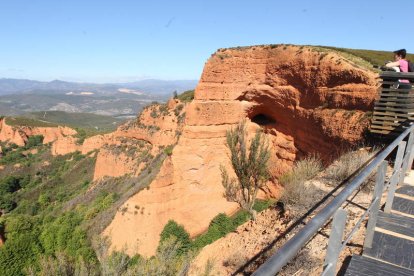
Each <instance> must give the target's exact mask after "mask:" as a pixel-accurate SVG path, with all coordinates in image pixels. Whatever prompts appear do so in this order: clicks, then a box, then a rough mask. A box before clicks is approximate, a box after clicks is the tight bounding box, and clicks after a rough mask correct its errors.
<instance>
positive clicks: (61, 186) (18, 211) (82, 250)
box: [0, 136, 108, 275]
mask: <svg viewBox="0 0 414 276" xmlns="http://www.w3.org/2000/svg"><path fill="white" fill-rule="evenodd" d="M42 141H43V137H42V136H32V137H30V138H29V140H28V142H27V144H26V146H24V147H17V146H15V145H9V146H7V145H3V149H4V156H3V157H2V158H1V159H0V161H1V163H2V164H3V165H4V166H5V167H4V169H3V170H2V171H0V209H1V211H2V213H3V215H2V216H1V218H0V225H1V228H2V230H1V231H0V233H2V232H4V234H5V238H6V242H5V244H4V245H3V246H1V247H0V275H23V274H25V272H26V271H27V269H28V268H29V267H32V268H33V269H34V270H35V271H38V269H39V265H40V261H41V260H42V258H45V257H53V256H55V254H57V253H58V252H63V253H64V254H66V255H67V256H69V257H70V258H73V259H76V260H79V259H82V260H84V261H85V262H88V263H96V262H97V259H96V256H95V253H94V250H93V249H92V247H91V244H90V241H89V239H88V236H87V231H86V230H87V229H86V228H85V223H84V222H85V219H86V214H89V213H90V212H91V211H89V210H90V209H92V210H93V209H94V208H99V209H100V210H101V209H103V208H105V203H106V202H107V201H108V200H107V199H106V198H105V197H104V198H103V199H102V198H97V199H96V200H94V201H92V202H91V204H90V205H86V206H77V209H72V210H65V209H64V208H63V206H64V205H65V204H66V202H67V200H69V199H71V198H73V197H75V196H77V195H79V194H82V193H83V192H84V191H85V189H87V185H85V183H89V182H90V181H91V180H92V173H93V165H94V162H95V160H94V158H86V157H85V156H83V155H81V154H80V153H78V152H77V153H73V154H68V155H66V156H57V157H52V156H50V146H48V145H42ZM32 149H33V150H36V153H34V154H30V153H27V151H28V150H32ZM16 156H17V157H18V158H14V157H16ZM16 162H19V163H20V164H21V166H19V167H14V165H15V164H16ZM44 162H46V163H44ZM10 172H13V175H10ZM105 200H106V201H105ZM106 205H107V203H106ZM102 206H103V207H102Z"/></svg>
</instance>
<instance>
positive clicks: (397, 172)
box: [384, 141, 407, 213]
mask: <svg viewBox="0 0 414 276" xmlns="http://www.w3.org/2000/svg"><path fill="white" fill-rule="evenodd" d="M406 144H407V142H405V141H401V143H400V145H399V146H398V151H397V156H396V157H395V162H394V170H393V174H392V177H391V181H390V187H389V188H388V194H387V201H386V202H385V208H384V212H385V213H389V212H390V211H391V206H392V202H393V201H394V195H395V190H396V188H397V183H400V179H401V178H404V175H403V174H402V171H401V164H402V160H403V156H404V151H405V146H406Z"/></svg>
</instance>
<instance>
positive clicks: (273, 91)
mask: <svg viewBox="0 0 414 276" xmlns="http://www.w3.org/2000/svg"><path fill="white" fill-rule="evenodd" d="M376 77H377V76H376V74H374V73H373V72H371V71H369V70H366V69H364V68H362V67H359V66H358V65H357V64H355V63H353V62H351V61H350V60H347V59H346V58H344V57H343V56H342V55H340V54H338V53H335V52H332V51H330V50H323V49H321V48H315V47H297V46H254V47H246V48H237V49H220V50H218V51H217V52H216V53H215V54H213V55H212V56H211V58H210V59H209V60H208V61H207V63H206V65H205V67H204V71H203V74H202V76H201V79H200V82H199V84H198V86H197V88H196V91H195V99H194V100H193V101H192V102H191V103H190V104H184V103H181V102H180V101H178V100H173V99H172V100H170V101H169V102H168V104H167V105H151V106H149V107H147V108H146V109H145V110H144V111H143V112H142V113H141V114H140V115H139V117H138V118H137V119H136V120H134V121H131V122H129V123H127V124H125V125H122V126H120V127H119V128H118V129H117V130H116V131H115V132H113V133H109V134H105V135H97V136H93V137H90V138H87V139H86V140H85V141H84V142H83V143H82V144H79V142H78V140H77V138H76V137H75V134H76V131H74V130H72V129H69V128H53V129H52V128H25V127H11V126H8V125H7V124H6V123H5V122H4V120H1V121H0V128H1V129H0V140H1V141H10V142H14V143H16V144H18V145H24V143H25V141H26V140H27V137H28V136H30V135H36V134H42V135H43V136H44V137H45V140H44V142H45V143H48V142H52V153H53V154H55V155H58V154H66V153H69V152H73V151H81V152H82V153H83V154H87V153H89V152H91V151H94V150H97V151H98V153H97V160H96V166H95V173H94V179H95V180H100V179H102V178H103V177H117V176H122V175H126V174H130V175H138V174H139V173H140V172H141V171H142V169H143V168H144V167H145V166H147V165H148V164H150V162H149V161H150V160H151V159H152V158H154V156H156V155H159V154H161V153H162V152H166V153H167V154H168V157H167V158H166V159H165V161H164V163H163V165H162V167H161V170H160V172H159V174H158V175H157V177H156V178H155V179H154V181H153V182H152V183H151V184H150V186H149V189H145V190H143V191H141V192H139V193H137V194H135V195H134V196H132V197H131V198H129V199H128V200H127V201H126V202H125V204H124V205H123V206H121V208H120V209H119V210H122V211H120V212H118V213H117V214H116V215H115V217H114V219H113V221H112V222H111V224H110V225H109V226H108V227H107V228H106V229H105V231H104V232H103V235H106V236H109V237H110V239H111V241H112V249H125V248H126V250H127V252H128V253H130V254H134V253H137V252H138V253H140V254H142V255H144V256H151V255H153V254H154V253H155V250H156V248H157V246H158V243H159V235H160V233H161V231H162V229H163V227H164V225H165V224H166V223H167V222H168V220H170V219H173V220H175V221H176V222H178V223H179V224H182V225H183V226H184V227H185V228H186V230H187V231H188V232H189V233H190V234H191V236H196V235H198V234H200V233H202V232H203V231H205V230H206V228H207V227H208V225H209V223H210V221H211V220H212V219H213V218H214V217H215V216H216V215H217V214H218V213H227V214H232V213H234V212H235V211H236V210H237V209H238V205H237V204H235V203H232V202H228V201H227V200H226V199H225V198H224V197H223V192H224V189H223V187H222V185H221V175H220V169H219V168H220V165H224V166H225V167H227V169H228V170H230V171H231V166H230V160H229V151H228V149H227V147H226V144H225V135H226V131H228V130H229V129H231V128H232V127H233V126H235V125H236V124H237V123H239V122H241V121H243V120H245V121H246V124H247V128H248V132H249V135H250V136H253V135H254V133H255V131H256V130H258V129H262V130H263V131H264V133H265V135H266V138H267V140H268V142H269V145H270V148H271V159H270V169H271V176H272V177H271V181H269V183H268V185H267V188H266V189H265V190H264V191H263V192H262V195H261V196H262V197H277V196H278V193H279V191H280V190H281V187H279V186H278V182H277V179H278V177H279V176H280V175H281V174H283V173H284V172H286V171H287V170H289V169H290V168H291V167H292V165H293V163H294V162H295V161H296V160H298V159H300V158H302V157H303V156H305V155H307V154H312V153H314V154H318V155H319V156H320V157H321V158H322V159H323V160H324V161H325V162H326V163H329V161H330V160H331V158H332V156H333V155H334V154H335V153H337V151H339V150H340V149H341V148H343V147H346V146H350V145H353V144H355V143H357V142H358V141H359V140H360V139H361V138H362V134H363V131H364V130H365V129H366V127H367V125H368V123H369V120H368V116H367V114H366V112H367V111H370V110H372V106H373V101H374V98H375V96H376V90H377V80H376ZM167 149H168V150H167ZM172 149H173V150H172ZM125 210H127V211H125Z"/></svg>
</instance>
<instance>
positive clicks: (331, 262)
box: [322, 208, 347, 276]
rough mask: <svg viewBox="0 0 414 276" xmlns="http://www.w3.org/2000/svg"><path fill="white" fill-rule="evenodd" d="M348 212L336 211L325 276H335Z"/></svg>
mask: <svg viewBox="0 0 414 276" xmlns="http://www.w3.org/2000/svg"><path fill="white" fill-rule="evenodd" d="M346 216H347V212H346V211H345V210H344V209H342V208H340V209H338V210H337V211H336V213H335V216H334V218H333V221H332V229H331V234H330V235H329V242H328V249H327V251H326V257H325V262H324V264H323V268H324V270H323V273H322V275H324V276H334V275H335V274H336V265H337V263H338V258H339V254H340V253H341V248H342V238H343V235H344V229H345V224H346Z"/></svg>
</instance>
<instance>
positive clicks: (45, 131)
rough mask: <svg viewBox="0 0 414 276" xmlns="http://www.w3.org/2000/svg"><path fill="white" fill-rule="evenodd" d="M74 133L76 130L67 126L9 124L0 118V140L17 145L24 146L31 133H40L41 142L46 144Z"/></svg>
mask: <svg viewBox="0 0 414 276" xmlns="http://www.w3.org/2000/svg"><path fill="white" fill-rule="evenodd" d="M76 134H77V132H76V130H74V129H72V128H69V127H62V126H58V127H28V126H10V125H8V124H7V123H6V120H5V119H0V141H3V142H10V143H15V144H16V145H18V146H24V145H25V143H26V141H27V139H28V137H29V136H33V135H42V136H43V144H47V143H51V142H54V141H56V140H58V139H62V138H65V137H68V136H73V135H76Z"/></svg>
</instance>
